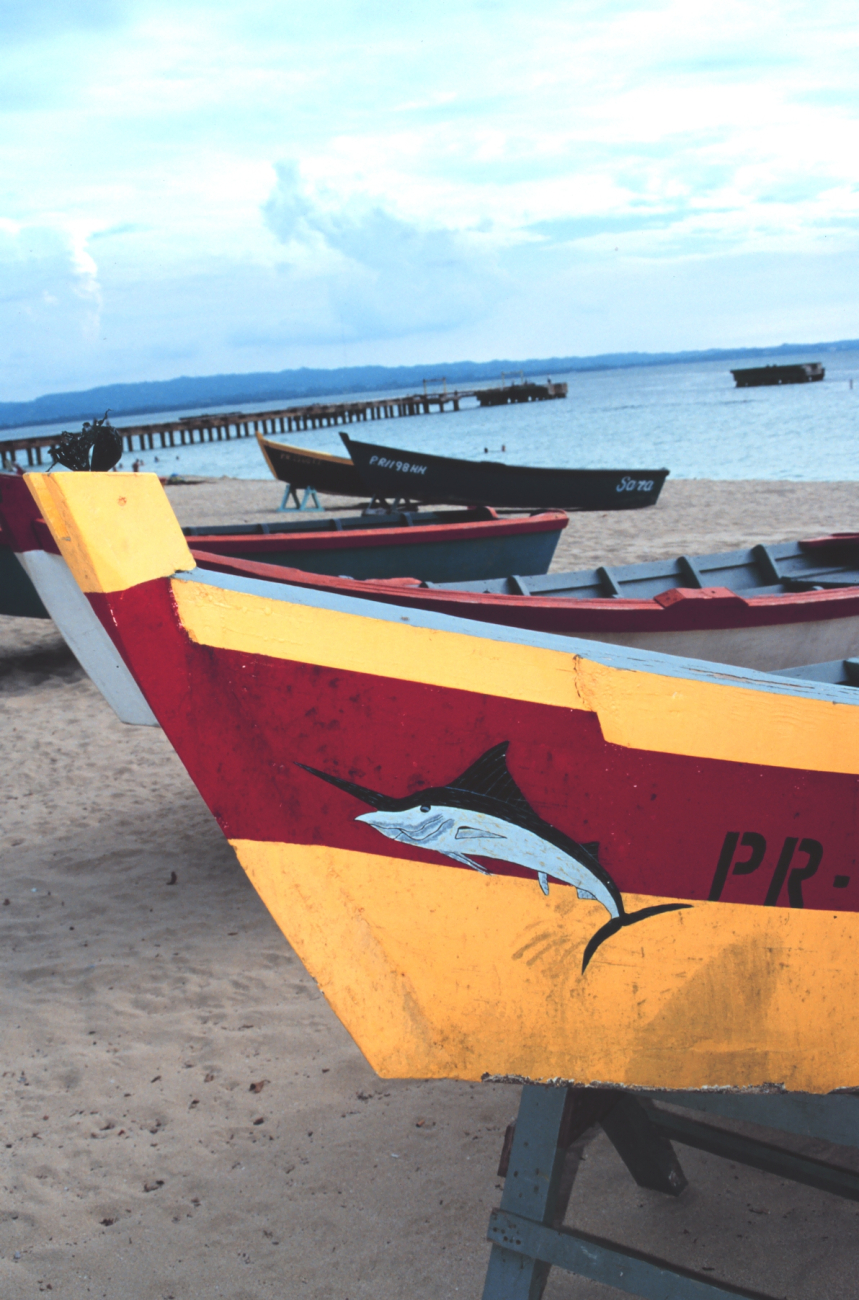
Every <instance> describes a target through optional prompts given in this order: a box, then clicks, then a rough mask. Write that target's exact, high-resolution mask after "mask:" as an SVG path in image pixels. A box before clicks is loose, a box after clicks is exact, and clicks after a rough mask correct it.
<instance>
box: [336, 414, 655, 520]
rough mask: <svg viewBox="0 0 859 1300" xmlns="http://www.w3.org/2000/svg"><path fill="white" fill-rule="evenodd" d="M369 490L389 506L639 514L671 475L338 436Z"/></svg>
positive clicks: (651, 502) (652, 500)
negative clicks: (517, 460)
mask: <svg viewBox="0 0 859 1300" xmlns="http://www.w3.org/2000/svg"><path fill="white" fill-rule="evenodd" d="M340 437H341V438H342V439H343V442H344V444H345V446H346V449H347V451H348V452H349V455H350V456H351V457H352V460H353V462H354V464H355V468H356V470H357V472H358V474H359V476H360V478H361V479H362V480H363V482H364V485H365V487H366V489H367V491H368V492H370V493H372V495H373V496H377V497H384V498H386V499H388V500H410V501H425V502H427V503H441V502H446V503H447V504H449V505H485V506H496V507H498V508H502V509H506V510H548V509H557V510H640V509H641V508H642V507H644V506H652V505H655V504H656V501H657V498H658V497H659V493H660V492H661V490H662V485H663V483H664V482H665V480H666V478H667V477H668V473H669V471H668V470H667V469H543V468H540V467H535V466H528V465H505V464H502V463H501V462H500V461H492V460H474V461H472V460H459V459H456V458H455V457H453V456H433V455H430V454H429V453H425V452H413V451H399V450H397V449H396V448H394V447H381V446H378V445H377V444H376V443H370V442H359V441H358V440H357V439H355V438H350V437H349V435H348V434H347V433H342V432H341V434H340Z"/></svg>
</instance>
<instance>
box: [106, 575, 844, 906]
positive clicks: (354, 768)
mask: <svg viewBox="0 0 859 1300" xmlns="http://www.w3.org/2000/svg"><path fill="white" fill-rule="evenodd" d="M90 599H91V601H92V603H93V606H94V608H95V609H96V611H97V612H98V614H99V616H100V617H101V619H102V621H103V622H104V623H105V625H106V626H108V627H109V628H110V627H112V628H113V630H114V632H115V634H116V635H117V637H118V639H119V642H120V644H121V646H122V647H123V648H124V650H125V654H126V658H127V661H128V663H129V665H130V667H131V669H132V671H133V673H134V675H135V677H136V679H137V681H138V682H139V683H140V685H141V687H142V689H143V691H144V694H145V695H146V697H147V699H148V701H149V704H150V705H151V707H152V709H153V710H154V712H155V714H156V716H157V717H158V720H159V722H160V723H161V725H162V726H163V728H164V730H165V732H166V734H167V736H168V737H169V739H170V741H171V742H172V744H173V745H174V747H175V748H176V751H177V753H178V754H179V756H180V758H181V759H182V761H183V763H184V764H185V766H186V767H187V769H188V771H189V773H190V775H191V777H192V779H193V781H194V782H195V784H196V785H197V787H198V789H199V790H200V792H201V793H202V795H203V798H204V799H205V800H206V802H207V804H208V805H209V807H210V809H211V810H212V812H213V813H214V815H215V817H216V818H217V819H218V822H219V823H220V825H221V827H222V829H223V831H224V834H225V835H227V836H229V837H230V838H237V839H252V840H264V841H275V842H276V841H281V842H288V843H299V844H317V845H319V844H326V845H330V846H331V847H333V848H342V849H352V850H357V851H361V852H366V853H374V852H378V836H377V834H376V832H374V831H373V830H372V828H370V827H368V826H365V825H363V824H361V823H356V821H355V818H356V817H357V816H358V815H359V813H361V812H364V811H366V807H365V806H364V805H363V804H361V803H360V802H359V801H358V800H357V799H355V798H353V797H352V796H351V795H348V794H346V793H344V792H342V791H338V790H336V789H332V788H331V787H328V786H326V785H325V784H324V783H322V782H320V781H319V780H318V779H317V778H316V777H314V776H312V775H310V774H308V773H306V772H304V771H303V770H302V769H301V768H299V767H298V766H297V764H298V763H307V764H309V765H310V766H313V767H316V768H319V769H321V770H323V771H326V772H330V773H332V774H334V775H338V776H340V777H343V778H345V779H347V780H350V781H354V782H357V783H359V784H362V785H365V786H368V787H371V788H373V789H375V790H381V791H383V792H385V793H389V794H393V795H397V796H402V795H406V794H408V793H411V792H413V791H415V790H418V789H421V788H424V787H428V786H438V785H444V784H445V783H447V782H449V781H450V780H452V779H453V778H454V777H455V776H456V775H457V774H459V773H460V772H462V771H463V770H464V769H465V768H466V767H467V766H468V765H469V764H470V763H472V762H473V761H474V760H475V759H476V758H477V757H479V755H480V754H482V753H483V752H484V751H485V750H487V749H488V748H489V747H490V746H492V745H494V744H496V743H498V742H499V741H501V740H509V742H510V749H509V754H508V762H509V766H510V770H511V773H512V774H513V776H514V779H515V780H516V782H517V783H518V784H519V786H520V787H521V789H522V791H523V793H524V795H525V796H526V798H527V799H528V800H529V802H530V803H531V804H532V805H533V807H534V808H535V809H536V810H537V811H538V812H539V814H540V815H541V816H542V817H543V818H545V819H546V820H547V821H549V822H551V824H552V825H553V826H556V827H558V828H559V829H561V830H563V831H564V832H565V833H566V834H568V835H569V836H571V837H572V838H573V839H576V840H578V841H584V842H588V841H598V842H599V846H600V847H599V858H600V862H601V863H602V865H603V866H604V867H605V869H606V870H607V871H608V872H609V873H610V874H611V876H612V877H613V879H614V880H615V882H616V883H617V885H618V887H619V888H620V889H621V890H622V891H623V892H625V893H626V892H632V893H639V894H650V895H654V896H658V897H663V898H678V899H703V898H707V897H708V896H710V895H711V893H712V891H713V883H714V877H715V876H716V874H717V868H718V867H719V864H720V861H722V862H723V866H724V877H725V879H724V883H723V885H722V886H721V888H720V891H719V894H718V895H717V896H720V897H721V898H722V899H724V900H726V901H730V902H735V903H748V904H756V905H761V904H764V903H765V902H766V901H767V898H768V894H772V889H773V883H772V882H773V879H774V876H776V874H777V870H778V863H779V862H780V861H781V862H783V861H784V857H785V853H784V846H785V842H786V841H793V847H792V849H791V858H790V860H789V861H788V862H787V864H786V866H785V869H784V872H783V873H782V877H783V878H782V884H781V886H780V887H779V889H778V897H777V899H773V898H770V899H769V901H770V902H771V903H776V904H777V905H779V906H786V905H787V904H788V901H789V896H790V895H791V894H792V896H793V899H794V904H795V905H796V900H797V899H798V900H799V901H800V902H801V904H802V905H804V906H805V907H807V908H815V909H830V908H831V909H837V910H838V911H841V912H844V911H856V910H859V876H857V874H856V862H855V833H856V801H857V779H856V778H855V777H854V776H849V775H839V774H828V773H819V772H805V771H797V770H791V769H787V768H777V767H765V766H755V765H750V764H744V763H730V762H724V761H719V760H709V759H692V758H688V757H684V756H678V755H671V754H660V753H652V752H649V751H642V750H635V749H629V748H625V747H622V746H618V745H613V744H608V743H606V742H605V741H604V740H603V737H602V734H601V731H600V727H599V722H598V719H597V717H596V716H595V715H594V714H592V713H587V712H584V711H581V712H579V711H571V710H568V709H564V708H559V707H558V708H556V707H550V706H546V705H538V704H529V703H523V702H521V701H511V700H507V699H503V698H499V697H494V696H484V695H478V694H476V693H473V692H469V691H460V690H452V689H442V688H439V687H437V686H430V685H424V684H419V683H418V684H416V683H412V682H404V681H401V680H398V679H392V678H386V677H384V676H383V675H379V676H376V675H373V676H370V675H368V674H363V673H358V672H353V671H346V670H334V669H331V668H325V667H318V666H314V665H312V664H310V665H308V664H303V663H297V662H294V661H291V660H288V659H274V658H270V657H267V656H263V655H256V654H249V653H237V652H233V651H228V650H220V649H215V648H213V647H210V646H204V645H199V644H197V643H195V642H193V641H191V639H190V638H189V637H188V635H187V634H186V632H185V631H184V629H183V628H182V626H181V624H180V621H179V616H178V611H177V608H176V605H175V602H174V600H173V597H172V592H171V589H170V584H169V582H168V581H167V580H164V579H159V580H155V581H152V582H149V583H146V584H143V585H141V586H139V587H134V588H131V589H129V590H128V591H125V592H123V593H119V594H114V595H110V596H104V595H100V596H91V597H90ZM750 835H751V836H752V837H757V839H754V838H752V840H751V841H749V840H748V839H747V843H746V844H745V845H744V844H743V843H742V841H743V837H748V836H750ZM730 836H734V837H735V838H734V840H733V841H732V842H731V841H729V840H728V837H730ZM761 840H763V841H764V844H765V847H764V852H763V853H762V854H761V855H760V861H759V864H758V866H757V868H756V869H755V870H754V871H752V872H751V873H749V872H748V871H747V872H745V873H743V872H734V871H733V866H734V865H736V864H739V865H740V866H741V867H742V866H743V864H744V863H748V861H749V859H750V858H751V857H752V856H753V854H754V851H755V845H758V847H759V842H760V841H761ZM726 843H727V844H729V845H730V843H733V849H732V852H731V854H730V858H729V860H727V862H726V861H725V859H724V858H723V854H724V853H725V851H726ZM749 844H750V845H751V847H749ZM803 844H817V845H819V846H820V847H821V848H822V857H821V859H820V863H819V865H818V868H817V869H816V871H815V872H814V874H813V875H811V874H807V876H806V878H804V879H802V880H801V881H799V883H797V881H796V879H795V877H791V874H790V873H791V872H793V871H795V872H796V874H801V871H802V870H805V871H806V872H807V869H808V866H809V865H810V864H811V857H812V856H813V853H814V852H816V850H812V853H811V855H809V853H808V852H807V851H806V850H803V849H802V845H803ZM386 852H387V853H392V854H396V855H397V856H400V857H402V858H406V859H408V860H412V861H414V862H415V864H416V869H419V864H420V863H421V862H436V863H437V862H439V861H442V862H443V863H444V864H445V865H446V866H448V867H450V868H451V869H452V870H466V869H467V868H465V867H458V866H456V865H455V864H453V863H452V862H451V861H450V860H449V859H447V858H439V857H438V856H436V855H435V854H432V853H429V852H426V851H422V850H420V849H417V848H414V847H412V846H407V845H404V844H400V843H395V842H393V841H391V842H389V843H387V844H386ZM788 868H789V870H788ZM492 869H493V871H504V870H506V871H507V872H508V873H510V874H525V875H528V874H529V873H527V872H522V871H521V870H520V869H519V868H516V867H513V866H510V867H507V868H504V867H502V866H501V864H497V863H496V864H493V868H492ZM836 879H838V880H840V881H841V884H840V885H836V883H835V881H836ZM791 880H792V881H793V883H791ZM845 880H846V882H847V883H846V884H845V883H844V881H845ZM553 888H554V885H553Z"/></svg>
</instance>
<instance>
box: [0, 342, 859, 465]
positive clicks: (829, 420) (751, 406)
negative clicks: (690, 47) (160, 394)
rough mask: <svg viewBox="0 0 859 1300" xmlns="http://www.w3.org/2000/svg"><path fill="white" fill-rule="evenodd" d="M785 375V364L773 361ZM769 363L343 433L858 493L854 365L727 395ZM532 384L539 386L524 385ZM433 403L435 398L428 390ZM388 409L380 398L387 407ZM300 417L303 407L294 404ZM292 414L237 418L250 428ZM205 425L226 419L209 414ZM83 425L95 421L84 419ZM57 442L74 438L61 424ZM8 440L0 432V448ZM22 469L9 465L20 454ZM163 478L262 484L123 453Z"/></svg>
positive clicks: (134, 419)
mask: <svg viewBox="0 0 859 1300" xmlns="http://www.w3.org/2000/svg"><path fill="white" fill-rule="evenodd" d="M770 359H771V360H773V361H777V362H779V363H781V364H784V363H785V362H787V361H790V360H794V358H789V357H785V356H784V354H779V355H778V356H777V357H773V358H770ZM767 360H768V359H767V358H761V359H755V360H754V361H753V362H750V361H749V360H739V361H735V362H726V361H724V360H719V361H704V362H686V363H682V364H673V365H659V366H636V367H630V368H626V369H618V370H594V371H575V372H573V373H571V374H567V375H563V374H553V375H552V376H551V378H552V379H553V380H555V381H558V380H562V381H565V382H566V383H567V384H568V385H569V393H568V396H567V398H566V400H558V401H547V402H529V403H523V404H521V405H511V406H501V407H480V406H478V405H477V403H476V402H475V401H474V399H468V400H467V401H464V402H463V404H462V409H461V410H459V411H456V412H454V411H451V410H450V409H448V410H447V411H446V412H444V413H439V412H436V411H434V412H433V413H432V414H430V415H418V416H413V417H404V418H394V419H389V420H379V421H372V422H371V421H367V422H366V423H365V422H363V421H362V422H361V423H355V424H351V425H347V426H345V429H346V432H348V433H349V434H351V435H352V436H354V437H355V438H358V439H361V440H365V441H367V442H374V443H380V444H383V445H385V446H389V447H394V448H397V449H403V450H405V451H408V452H417V453H420V452H421V451H428V452H435V453H436V454H438V455H442V456H459V457H463V458H465V459H467V460H481V459H486V460H496V461H505V462H506V463H508V464H511V465H516V464H519V465H543V466H559V467H565V468H574V467H582V468H588V469H596V468H601V467H605V468H616V469H635V470H638V469H642V470H645V469H661V468H663V467H665V468H667V469H669V470H670V471H671V474H672V477H674V478H709V479H798V480H814V479H816V480H823V481H827V480H829V481H833V480H845V479H848V480H849V479H859V352H827V351H826V350H825V349H816V350H814V351H813V352H809V353H808V354H807V355H806V354H805V353H803V354H801V355H798V356H797V357H796V358H795V360H797V361H798V360H805V361H821V362H822V363H823V364H824V365H825V367H826V378H825V379H824V380H823V381H822V382H821V383H812V384H790V385H783V386H780V387H774V388H739V389H738V388H736V387H735V386H734V380H733V378H732V377H731V374H730V366H731V365H733V366H735V367H738V366H748V365H751V364H754V365H763V364H766V361H767ZM529 378H533V379H534V380H535V381H537V382H539V380H540V377H539V376H530V377H529ZM434 387H435V388H436V391H437V386H434ZM370 396H372V395H370V394H367V393H354V394H344V393H339V394H334V395H331V396H329V397H318V398H314V399H313V402H314V403H316V402H320V403H324V402H328V401H330V402H345V401H363V400H367V399H368V397H370ZM385 396H390V394H385ZM302 404H303V403H302ZM292 405H298V403H297V402H293V401H287V400H284V401H282V402H277V401H271V400H269V401H267V402H260V403H256V404H253V403H250V404H244V405H243V406H242V410H243V411H245V412H246V413H248V414H252V413H254V412H256V411H264V410H267V409H268V410H270V409H272V408H275V407H278V406H280V407H284V406H292ZM208 409H209V411H210V412H211V413H213V414H214V413H216V412H217V411H230V410H235V409H236V408H235V406H234V405H233V406H226V407H211V408H208ZM93 414H94V415H96V414H102V412H93ZM188 414H189V412H187V411H176V412H169V413H165V414H164V415H162V416H160V417H155V416H126V417H122V418H116V419H114V420H113V423H114V424H115V425H116V427H117V428H121V427H122V426H123V425H132V424H138V423H144V422H146V423H148V422H150V421H154V420H156V419H158V418H161V419H164V420H168V419H169V420H172V419H177V418H180V417H181V416H187V415H188ZM65 427H66V428H71V429H73V430H74V429H78V428H79V427H80V426H79V425H77V424H75V423H73V422H68V423H67V424H66V426H65ZM342 427H344V426H338V427H337V428H334V427H331V428H324V429H307V430H303V431H301V432H294V433H291V434H275V435H274V436H275V437H276V438H280V440H281V441H283V442H290V443H294V444H297V445H299V446H303V447H309V448H312V449H313V450H315V451H324V452H332V453H334V454H335V455H341V456H342V455H345V454H346V453H345V450H344V448H343V444H342V442H341V440H340V436H339V429H340V428H342ZM61 428H62V426H61V425H46V426H43V427H40V428H28V429H22V430H20V431H18V432H19V433H20V434H21V435H23V436H36V435H41V434H54V433H59V432H60V430H61ZM12 434H13V430H3V431H0V440H2V439H4V438H8V437H10V436H12ZM19 460H20V454H19ZM134 460H138V461H141V462H142V463H143V468H144V469H146V470H155V471H157V472H158V473H160V474H162V475H169V474H171V473H178V474H183V475H215V476H219V475H228V476H232V477H236V478H266V477H267V476H268V472H269V471H268V468H267V466H266V465H265V463H264V461H263V459H262V457H261V455H260V452H259V448H258V446H257V442H256V439H255V438H249V439H238V440H235V441H231V442H220V443H204V444H202V445H195V446H192V447H182V448H168V449H165V450H156V451H145V452H135V453H128V452H126V453H125V454H124V456H123V461H122V468H123V469H130V468H131V465H132V462H133V461H134Z"/></svg>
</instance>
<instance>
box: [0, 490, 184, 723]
mask: <svg viewBox="0 0 859 1300" xmlns="http://www.w3.org/2000/svg"><path fill="white" fill-rule="evenodd" d="M97 477H98V476H97ZM0 546H2V549H0V573H5V572H6V566H7V565H10V566H11V564H13V563H14V565H16V566H17V568H18V570H19V571H20V573H21V574H22V576H23V577H24V578H25V579H26V582H27V584H28V585H29V590H30V592H31V593H32V594H31V596H30V602H31V604H34V603H35V602H38V607H37V608H38V609H41V610H43V611H44V612H43V613H42V614H39V613H38V612H37V611H36V612H31V611H28V610H27V609H20V610H18V611H15V610H10V609H0V613H15V612H19V613H23V614H27V615H28V616H31V617H36V618H52V619H53V620H54V623H55V624H56V625H57V629H58V630H59V632H60V633H61V634H62V636H63V638H64V639H65V641H66V644H67V645H68V647H69V649H70V650H71V651H72V653H73V655H74V656H75V658H76V659H77V661H78V663H79V664H80V666H81V667H82V668H83V670H84V672H85V673H86V674H87V675H88V676H89V678H90V679H91V681H92V682H93V684H94V685H95V686H96V687H97V688H98V690H100V691H101V693H102V695H103V696H104V698H105V699H106V700H107V702H108V704H109V705H110V706H111V708H112V709H113V711H114V712H115V713H116V715H117V717H118V718H119V719H120V720H121V721H122V722H128V723H132V724H136V725H138V726H149V727H157V726H158V723H157V721H156V719H155V716H154V714H153V713H152V710H151V709H150V707H149V705H148V704H147V703H146V701H145V699H144V698H143V695H142V694H141V692H140V688H139V686H138V685H137V683H136V682H135V680H134V678H133V677H132V675H131V673H130V672H129V670H128V667H127V665H126V663H125V661H124V659H123V657H122V655H121V653H120V652H119V650H118V649H117V647H116V645H115V644H114V642H113V641H112V640H111V638H110V636H109V634H108V633H107V632H106V631H105V629H104V627H103V626H102V624H101V622H100V621H99V619H98V618H97V616H96V615H95V613H94V612H93V609H92V606H91V604H90V602H89V601H88V600H87V599H86V598H85V597H84V596H83V594H82V593H81V589H80V587H79V586H78V584H77V582H76V581H75V579H74V577H73V575H72V573H71V572H70V570H69V567H68V565H67V564H66V562H65V560H64V559H63V557H62V555H61V554H60V548H59V547H58V546H57V543H56V541H55V540H54V537H53V535H52V533H51V530H50V529H49V528H48V526H47V524H46V523H45V521H44V520H43V519H42V518H41V516H40V514H39V508H38V506H37V505H36V503H35V501H34V499H33V496H32V494H31V492H30V490H29V487H28V485H27V479H26V476H25V477H23V478H22V477H20V476H18V475H15V474H4V475H0ZM4 603H6V602H5V600H4Z"/></svg>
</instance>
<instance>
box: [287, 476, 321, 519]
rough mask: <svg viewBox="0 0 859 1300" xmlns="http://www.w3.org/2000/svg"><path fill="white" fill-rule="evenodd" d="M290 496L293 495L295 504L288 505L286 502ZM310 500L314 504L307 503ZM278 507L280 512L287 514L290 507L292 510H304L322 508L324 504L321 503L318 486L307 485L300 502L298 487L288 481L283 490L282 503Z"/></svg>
mask: <svg viewBox="0 0 859 1300" xmlns="http://www.w3.org/2000/svg"><path fill="white" fill-rule="evenodd" d="M290 497H292V499H293V501H294V502H295V505H294V506H288V505H287V504H286V503H287V501H288V500H289V498H290ZM308 500H310V501H312V502H313V505H312V506H308V505H307V502H308ZM277 508H278V511H279V512H280V513H282V514H285V513H286V511H287V510H290V509H291V510H304V509H308V510H321V509H322V506H321V505H320V504H319V497H318V496H317V494H316V488H314V487H306V488H305V489H304V496H303V497H302V498H301V501H300V502H299V500H298V489H297V488H294V487H293V486H292V484H291V483H287V485H286V487H285V488H284V492H283V500H282V501H281V503H280V505H279V506H278V507H277Z"/></svg>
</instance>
